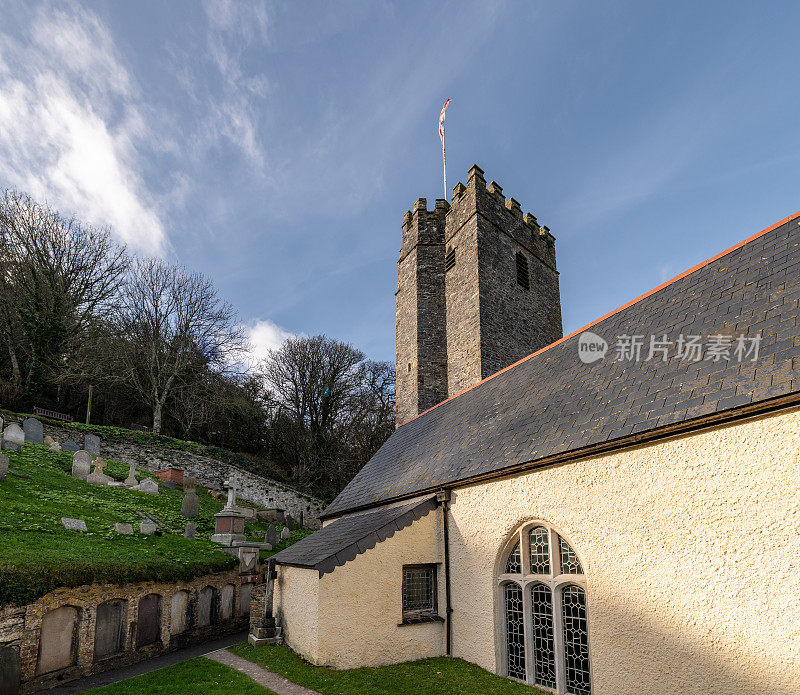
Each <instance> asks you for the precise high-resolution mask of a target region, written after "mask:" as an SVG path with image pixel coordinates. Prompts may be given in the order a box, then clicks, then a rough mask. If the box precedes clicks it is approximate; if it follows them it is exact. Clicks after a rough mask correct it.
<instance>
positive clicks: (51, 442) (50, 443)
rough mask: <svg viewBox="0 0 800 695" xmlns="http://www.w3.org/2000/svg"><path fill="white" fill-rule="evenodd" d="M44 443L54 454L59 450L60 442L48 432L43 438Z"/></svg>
mask: <svg viewBox="0 0 800 695" xmlns="http://www.w3.org/2000/svg"><path fill="white" fill-rule="evenodd" d="M44 445H45V446H46V447H47V448H48V449H50V451H52V452H53V453H54V454H57V453H58V452H59V451H61V444H59V443H58V442H57V441H56V440H55V439H53V438H52V437H51V436H50V435H49V434H48V435H47V436H45V438H44Z"/></svg>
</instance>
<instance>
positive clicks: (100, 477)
mask: <svg viewBox="0 0 800 695" xmlns="http://www.w3.org/2000/svg"><path fill="white" fill-rule="evenodd" d="M106 465H107V464H106V462H105V461H103V459H97V460H96V461H95V462H94V470H93V471H92V472H91V473H89V476H88V477H87V478H86V482H87V483H91V484H92V485H108V484H109V483H113V482H114V478H112V477H111V476H110V475H106V474H105V473H103V469H104V468H105V467H106Z"/></svg>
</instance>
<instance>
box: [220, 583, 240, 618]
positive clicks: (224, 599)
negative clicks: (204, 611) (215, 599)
mask: <svg viewBox="0 0 800 695" xmlns="http://www.w3.org/2000/svg"><path fill="white" fill-rule="evenodd" d="M235 593H236V592H235V590H234V588H233V584H226V585H225V586H223V587H222V591H220V592H219V603H220V606H219V609H220V610H219V614H220V618H221V619H222V620H230V619H231V618H232V617H233V599H234V595H235Z"/></svg>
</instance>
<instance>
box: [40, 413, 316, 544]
mask: <svg viewBox="0 0 800 695" xmlns="http://www.w3.org/2000/svg"><path fill="white" fill-rule="evenodd" d="M44 433H45V434H49V435H50V436H51V437H52V438H53V439H54V440H55V441H57V442H59V443H62V444H63V443H64V442H65V441H67V440H68V439H72V440H73V441H74V442H76V443H77V444H78V445H82V443H83V435H82V434H81V433H80V432H77V431H75V430H68V429H64V428H62V427H55V426H52V425H48V424H45V426H44ZM100 455H101V456H102V457H103V458H108V459H111V460H112V461H117V462H118V463H124V464H125V465H128V466H129V465H130V464H134V465H135V466H137V467H139V468H144V469H146V470H149V471H151V472H152V471H157V470H161V469H163V468H168V467H170V466H172V467H175V468H181V469H182V470H183V471H184V472H185V474H186V475H192V476H194V477H195V478H196V479H197V482H198V484H200V485H202V486H203V487H207V488H210V489H212V490H218V491H222V490H224V486H223V483H224V482H225V480H227V479H228V476H229V475H231V474H232V475H233V477H234V479H235V480H236V489H237V492H236V494H237V497H240V498H241V499H245V500H248V501H250V502H253V503H255V504H258V505H261V506H263V507H268V508H273V507H277V508H278V509H283V510H285V511H286V512H288V513H289V514H291V515H292V517H293V518H294V519H296V520H299V519H300V518H301V512H302V518H303V522H304V526H306V527H308V528H319V526H320V523H319V515H320V513H321V512H322V510H323V509H324V508H325V503H324V502H322V501H321V500H319V499H317V498H316V497H312V496H311V495H306V494H305V493H302V492H300V491H298V490H295V489H294V488H292V487H290V486H288V485H284V484H283V483H280V482H278V481H276V480H272V479H270V478H265V477H262V476H259V475H256V474H255V473H251V472H250V471H246V470H244V469H242V468H239V467H238V466H234V465H231V464H229V463H225V462H223V461H219V460H217V459H214V458H211V457H209V456H202V455H200V454H195V453H192V452H189V451H181V450H179V449H163V448H161V447H158V446H154V445H140V444H129V443H127V442H117V441H106V440H102V441H101V444H100Z"/></svg>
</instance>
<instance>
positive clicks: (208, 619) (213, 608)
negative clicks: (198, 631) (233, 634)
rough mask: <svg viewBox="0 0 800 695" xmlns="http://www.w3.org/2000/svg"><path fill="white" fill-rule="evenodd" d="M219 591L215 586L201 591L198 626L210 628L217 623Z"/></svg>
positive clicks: (198, 605)
mask: <svg viewBox="0 0 800 695" xmlns="http://www.w3.org/2000/svg"><path fill="white" fill-rule="evenodd" d="M218 597H219V591H218V590H217V589H215V588H214V587H213V586H207V587H205V588H204V589H202V590H201V591H200V597H199V599H198V601H197V625H198V627H208V626H209V625H213V624H214V623H216V622H217V619H218V617H219V608H218V604H219V600H218Z"/></svg>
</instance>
